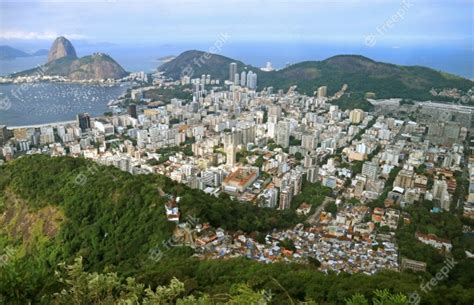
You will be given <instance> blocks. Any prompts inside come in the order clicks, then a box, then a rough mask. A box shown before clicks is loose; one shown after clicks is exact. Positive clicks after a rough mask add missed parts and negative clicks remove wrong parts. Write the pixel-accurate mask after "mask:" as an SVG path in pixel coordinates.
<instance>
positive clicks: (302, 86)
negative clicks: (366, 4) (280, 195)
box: [158, 50, 474, 99]
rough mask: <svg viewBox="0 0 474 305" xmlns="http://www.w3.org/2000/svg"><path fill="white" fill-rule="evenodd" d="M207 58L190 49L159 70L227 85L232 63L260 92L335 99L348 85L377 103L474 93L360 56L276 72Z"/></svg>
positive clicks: (437, 76)
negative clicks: (445, 92) (323, 91)
mask: <svg viewBox="0 0 474 305" xmlns="http://www.w3.org/2000/svg"><path fill="white" fill-rule="evenodd" d="M205 55H206V53H205V52H203V51H198V50H188V51H185V52H183V53H181V54H180V55H178V56H177V57H176V58H175V59H173V60H172V61H170V62H168V63H164V64H163V65H161V66H159V67H158V69H159V70H160V71H162V72H164V73H165V75H167V76H169V77H171V78H173V79H178V78H179V77H180V76H181V75H182V74H183V71H185V69H187V67H191V69H192V72H193V76H194V77H199V76H200V75H201V74H211V76H212V77H214V78H218V79H221V80H225V79H228V74H229V72H228V71H229V64H230V63H231V62H236V63H237V66H238V72H239V73H240V72H241V71H242V70H245V69H246V70H247V71H248V70H252V71H253V72H256V73H257V75H258V88H259V89H262V88H264V87H268V86H273V87H274V88H276V89H284V90H287V89H288V88H289V87H290V86H294V85H296V86H297V87H298V90H299V91H300V92H302V93H306V94H310V95H312V94H313V92H314V91H315V90H317V88H318V87H319V86H328V92H329V94H334V93H335V92H337V91H338V90H339V89H340V88H341V87H342V86H343V85H344V84H347V85H348V86H349V91H351V92H357V93H361V94H365V93H367V92H374V93H375V94H376V97H377V98H388V97H401V98H415V99H430V98H432V96H431V94H430V93H429V90H431V89H432V88H458V89H460V90H468V89H470V88H471V87H473V86H474V82H472V81H471V80H468V79H465V78H462V77H460V76H456V75H453V74H449V73H446V72H440V71H436V70H434V69H431V68H427V67H423V66H402V65H396V64H392V63H385V62H378V61H375V60H373V59H370V58H368V57H365V56H362V55H357V54H341V55H335V56H332V57H329V58H327V59H325V60H321V61H303V62H299V63H295V64H292V65H290V66H288V67H285V68H283V69H280V70H274V71H270V72H266V71H262V70H260V68H257V67H254V66H252V65H247V64H245V63H244V62H242V61H240V60H235V59H232V58H230V57H226V56H223V55H219V54H210V55H207V56H206V57H205ZM201 59H202V60H201ZM223 65H225V66H223ZM188 70H189V69H188Z"/></svg>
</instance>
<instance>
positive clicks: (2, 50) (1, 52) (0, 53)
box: [0, 46, 30, 59]
mask: <svg viewBox="0 0 474 305" xmlns="http://www.w3.org/2000/svg"><path fill="white" fill-rule="evenodd" d="M28 56H30V54H28V53H26V52H23V51H21V50H18V49H15V48H12V47H10V46H0V59H13V58H17V57H28Z"/></svg>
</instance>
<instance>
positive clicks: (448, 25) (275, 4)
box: [0, 0, 474, 50]
mask: <svg viewBox="0 0 474 305" xmlns="http://www.w3.org/2000/svg"><path fill="white" fill-rule="evenodd" d="M473 3H474V1H472V0H434V1H431V0H403V1H395V0H322V1H318V0H315V1H309V0H305V1H301V0H296V1H290V0H288V1H281V0H242V1H238V0H234V1H226V0H209V1H206V0H185V1H179V0H153V1H143V0H142V1H140V0H139V1H126V0H100V1H94V0H81V1H67V0H63V1H59V0H56V1H54V0H53V1H42V0H36V1H31V0H30V1H22V0H19V1H18V0H15V1H14V0H0V7H1V11H0V30H1V32H0V41H1V42H2V43H3V44H8V43H18V42H43V41H45V42H48V44H49V43H50V42H51V41H52V40H53V39H54V38H55V37H57V36H58V35H64V36H66V37H68V38H70V39H73V40H74V41H75V42H76V41H83V42H84V43H118V44H147V43H175V42H183V41H186V42H192V41H196V42H201V43H203V42H204V43H206V42H207V43H210V44H212V43H213V42H215V41H217V40H219V37H220V36H221V35H223V34H224V35H228V36H229V37H231V39H232V41H245V42H251V41H256V42H266V41H271V42H295V41H298V42H302V41H307V42H316V43H353V44H366V45H369V46H370V45H375V44H377V45H388V46H392V47H394V48H397V47H401V46H405V45H432V46H444V47H446V46H450V45H456V46H461V47H463V48H466V49H468V50H474V48H473V31H474V24H473V16H474V4H473Z"/></svg>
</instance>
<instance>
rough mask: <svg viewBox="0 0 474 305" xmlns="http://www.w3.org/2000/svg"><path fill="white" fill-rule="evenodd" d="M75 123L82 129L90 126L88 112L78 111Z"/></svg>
mask: <svg viewBox="0 0 474 305" xmlns="http://www.w3.org/2000/svg"><path fill="white" fill-rule="evenodd" d="M77 123H78V124H79V127H80V128H81V130H82V131H85V130H87V129H90V128H91V117H90V115H89V114H88V113H78V114H77Z"/></svg>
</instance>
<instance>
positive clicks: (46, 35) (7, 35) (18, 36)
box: [0, 30, 87, 40]
mask: <svg viewBox="0 0 474 305" xmlns="http://www.w3.org/2000/svg"><path fill="white" fill-rule="evenodd" d="M58 36H64V37H66V38H68V39H85V38H87V37H86V36H84V35H81V34H62V33H56V32H26V31H15V30H6V31H1V32H0V39H6V40H52V39H55V38H56V37H58Z"/></svg>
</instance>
